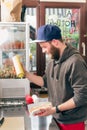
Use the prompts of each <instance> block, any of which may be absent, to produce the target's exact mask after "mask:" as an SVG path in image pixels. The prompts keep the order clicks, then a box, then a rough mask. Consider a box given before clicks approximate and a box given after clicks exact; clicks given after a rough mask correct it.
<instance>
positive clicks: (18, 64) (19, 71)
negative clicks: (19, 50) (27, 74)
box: [12, 55, 24, 78]
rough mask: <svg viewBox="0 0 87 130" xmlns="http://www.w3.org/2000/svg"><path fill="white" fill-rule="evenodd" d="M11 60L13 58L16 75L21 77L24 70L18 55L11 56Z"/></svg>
mask: <svg viewBox="0 0 87 130" xmlns="http://www.w3.org/2000/svg"><path fill="white" fill-rule="evenodd" d="M12 60H13V64H14V67H15V71H16V74H17V77H19V78H23V77H24V70H23V67H22V65H21V62H20V58H19V56H18V55H15V56H13V57H12Z"/></svg>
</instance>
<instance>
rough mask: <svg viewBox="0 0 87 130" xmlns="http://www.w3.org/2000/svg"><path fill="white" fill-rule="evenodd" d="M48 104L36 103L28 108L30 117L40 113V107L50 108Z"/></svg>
mask: <svg viewBox="0 0 87 130" xmlns="http://www.w3.org/2000/svg"><path fill="white" fill-rule="evenodd" d="M50 105H51V103H50V102H38V103H36V104H31V105H29V106H28V109H29V113H30V116H35V115H36V114H38V113H40V109H41V108H42V107H45V108H46V107H48V106H50Z"/></svg>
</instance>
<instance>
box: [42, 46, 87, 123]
mask: <svg viewBox="0 0 87 130" xmlns="http://www.w3.org/2000/svg"><path fill="white" fill-rule="evenodd" d="M43 79H44V86H45V87H47V88H48V94H49V101H51V102H52V104H53V106H56V105H59V104H62V103H63V102H66V101H67V100H69V99H70V98H73V100H74V102H75V104H76V108H74V109H71V110H67V111H63V112H61V113H59V114H54V115H53V116H54V117H55V118H56V119H57V120H58V121H59V122H61V123H64V124H70V123H77V122H81V121H85V120H86V119H87V65H86V63H85V61H84V60H83V58H82V56H81V55H80V54H79V52H78V51H77V50H76V49H75V48H73V47H72V46H71V45H67V47H66V48H65V50H64V52H63V54H62V56H61V57H60V59H59V60H58V61H55V60H52V61H51V62H49V64H48V66H47V69H46V73H45V75H44V76H43Z"/></svg>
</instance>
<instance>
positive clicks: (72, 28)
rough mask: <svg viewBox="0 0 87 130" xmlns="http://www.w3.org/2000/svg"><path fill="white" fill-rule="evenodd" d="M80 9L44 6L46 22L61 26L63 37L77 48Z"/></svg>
mask: <svg viewBox="0 0 87 130" xmlns="http://www.w3.org/2000/svg"><path fill="white" fill-rule="evenodd" d="M79 16H80V9H68V8H46V16H45V17H46V22H45V23H46V24H56V25H58V26H59V27H60V28H61V31H62V36H63V39H64V41H65V42H66V43H70V44H72V45H73V46H74V47H76V48H77V49H79V25H80V20H79Z"/></svg>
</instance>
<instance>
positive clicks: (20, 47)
mask: <svg viewBox="0 0 87 130" xmlns="http://www.w3.org/2000/svg"><path fill="white" fill-rule="evenodd" d="M14 55H19V57H20V60H21V62H22V64H23V66H25V68H26V69H27V70H29V24H28V23H25V22H8V23H7V22H6V23H2V22H1V23H0V78H17V77H16V75H15V71H14V66H13V62H12V57H13V56H14Z"/></svg>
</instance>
